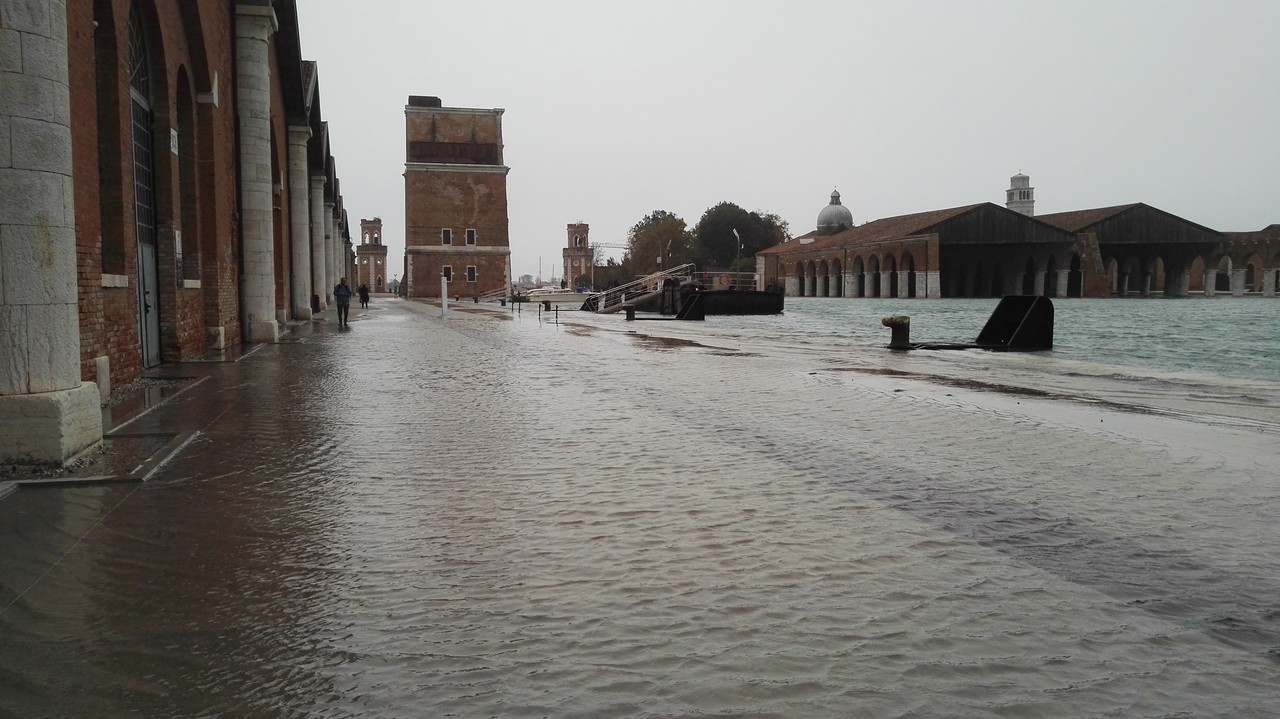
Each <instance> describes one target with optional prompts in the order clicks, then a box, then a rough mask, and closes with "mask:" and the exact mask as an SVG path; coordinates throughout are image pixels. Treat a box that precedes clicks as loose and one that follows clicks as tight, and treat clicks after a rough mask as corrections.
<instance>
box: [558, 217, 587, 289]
mask: <svg viewBox="0 0 1280 719" xmlns="http://www.w3.org/2000/svg"><path fill="white" fill-rule="evenodd" d="M590 230H591V226H590V225H588V224H586V223H584V222H574V223H570V224H569V226H568V243H567V244H566V245H565V248H564V249H563V250H561V251H560V255H561V256H562V257H563V258H564V274H562V275H560V276H561V277H563V278H564V279H565V281H566V282H568V283H569V287H572V288H577V287H589V286H590V285H591V282H592V276H591V264H592V257H591V243H590V242H588V241H587V233H588V232H590Z"/></svg>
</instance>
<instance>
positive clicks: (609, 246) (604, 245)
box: [591, 242, 631, 287]
mask: <svg viewBox="0 0 1280 719" xmlns="http://www.w3.org/2000/svg"><path fill="white" fill-rule="evenodd" d="M629 249H631V245H627V244H619V243H616V242H592V243H591V286H592V287H595V286H596V251H597V250H629Z"/></svg>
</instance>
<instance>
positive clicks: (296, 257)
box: [289, 125, 312, 320]
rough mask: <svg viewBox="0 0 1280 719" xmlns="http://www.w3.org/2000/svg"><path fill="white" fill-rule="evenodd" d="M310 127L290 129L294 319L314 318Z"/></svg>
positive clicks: (290, 212) (291, 295)
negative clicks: (310, 217) (312, 306)
mask: <svg viewBox="0 0 1280 719" xmlns="http://www.w3.org/2000/svg"><path fill="white" fill-rule="evenodd" d="M309 139H311V128H309V127H307V126H306V125H291V126H290V127H289V217H290V219H291V220H292V222H291V227H290V229H289V247H291V248H292V250H293V284H292V286H291V287H290V290H289V297H290V298H291V299H292V304H293V318H294V319H298V320H309V319H311V292H312V289H311V227H310V224H311V223H310V222H309V221H308V219H309V216H310V213H311V202H310V199H311V198H310V195H311V193H310V177H308V174H307V140H309Z"/></svg>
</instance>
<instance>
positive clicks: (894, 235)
mask: <svg viewBox="0 0 1280 719" xmlns="http://www.w3.org/2000/svg"><path fill="white" fill-rule="evenodd" d="M989 204H991V203H989V202H982V203H978V204H976V205H965V206H963V207H952V208H950V209H946V210H930V211H929V212H916V213H913V214H910V215H899V216H897V217H885V218H883V219H879V220H875V221H873V222H868V223H866V224H865V225H859V226H857V227H851V228H849V229H847V230H844V231H842V232H837V233H835V234H832V235H823V234H820V233H819V232H818V231H817V230H814V231H813V232H810V233H808V234H804V235H801V236H799V237H797V238H795V239H793V240H790V241H788V242H784V243H782V244H780V245H774V246H773V247H769V248H767V249H764V250H761V251H760V252H759V253H757V254H761V255H780V254H786V253H788V252H797V251H801V252H812V251H813V250H822V249H827V248H830V247H845V246H847V245H861V244H870V243H874V242H884V241H887V240H897V239H901V238H904V237H913V236H915V235H923V234H927V233H928V232H929V231H930V230H932V229H933V228H934V227H936V226H937V225H940V224H942V223H943V222H946V221H947V220H950V219H953V218H956V217H959V216H960V215H963V214H965V213H966V212H972V211H973V210H975V209H977V208H979V207H982V206H983V205H989ZM993 207H994V205H993Z"/></svg>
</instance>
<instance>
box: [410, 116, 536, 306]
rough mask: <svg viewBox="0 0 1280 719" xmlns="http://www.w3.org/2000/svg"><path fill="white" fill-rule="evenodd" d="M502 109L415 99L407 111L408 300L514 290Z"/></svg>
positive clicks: (470, 295)
mask: <svg viewBox="0 0 1280 719" xmlns="http://www.w3.org/2000/svg"><path fill="white" fill-rule="evenodd" d="M502 113H503V110H501V109H493V110H477V109H469V108H459V107H442V106H441V104H440V98H438V97H422V96H418V95H411V96H410V97H409V104H408V105H407V106H405V108H404V115H405V125H406V132H405V142H406V148H405V149H406V161H405V166H404V170H405V171H404V203H405V238H404V242H405V278H404V281H405V283H406V286H407V291H408V296H410V297H439V296H440V278H441V277H444V278H445V279H446V280H447V282H448V288H449V289H448V292H449V296H450V297H474V296H478V295H482V294H484V293H486V292H491V291H494V290H501V289H505V288H507V287H508V286H510V282H511V280H510V275H511V272H510V265H511V245H510V241H509V238H508V234H507V232H508V226H507V225H508V220H507V172H508V171H509V168H508V167H507V166H505V165H503V164H502Z"/></svg>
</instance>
